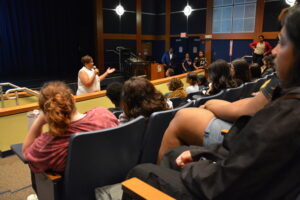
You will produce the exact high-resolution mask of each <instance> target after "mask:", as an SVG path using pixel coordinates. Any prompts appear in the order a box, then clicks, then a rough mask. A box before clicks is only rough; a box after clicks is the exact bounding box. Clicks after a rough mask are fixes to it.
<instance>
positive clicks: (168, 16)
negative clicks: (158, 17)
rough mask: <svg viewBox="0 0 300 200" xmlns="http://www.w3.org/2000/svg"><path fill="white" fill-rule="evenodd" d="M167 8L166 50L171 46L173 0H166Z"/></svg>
mask: <svg viewBox="0 0 300 200" xmlns="http://www.w3.org/2000/svg"><path fill="white" fill-rule="evenodd" d="M165 4H166V5H165V8H166V24H165V35H166V37H165V50H166V51H168V50H169V49H170V47H171V44H170V33H171V0H165Z"/></svg>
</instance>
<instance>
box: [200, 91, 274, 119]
mask: <svg viewBox="0 0 300 200" xmlns="http://www.w3.org/2000/svg"><path fill="white" fill-rule="evenodd" d="M217 102H218V103H216V100H215V101H214V102H213V101H208V102H207V103H206V104H205V109H207V110H210V111H211V112H212V113H214V114H215V116H216V117H218V118H220V119H223V120H226V121H230V122H233V121H235V120H236V119H238V118H239V117H240V116H242V115H252V114H254V113H256V112H257V111H259V110H261V109H262V108H263V107H264V106H265V105H266V104H268V103H269V100H268V99H267V98H266V97H265V96H264V95H263V93H261V92H259V94H258V95H256V96H255V97H250V98H245V99H241V100H238V101H235V102H232V103H230V102H226V101H217Z"/></svg>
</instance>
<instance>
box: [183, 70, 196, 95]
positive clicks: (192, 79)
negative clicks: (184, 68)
mask: <svg viewBox="0 0 300 200" xmlns="http://www.w3.org/2000/svg"><path fill="white" fill-rule="evenodd" d="M186 82H187V83H188V84H189V85H190V86H189V87H187V88H186V92H187V94H190V93H194V92H198V91H199V85H198V83H199V77H198V75H197V73H196V72H189V73H188V74H187V76H186Z"/></svg>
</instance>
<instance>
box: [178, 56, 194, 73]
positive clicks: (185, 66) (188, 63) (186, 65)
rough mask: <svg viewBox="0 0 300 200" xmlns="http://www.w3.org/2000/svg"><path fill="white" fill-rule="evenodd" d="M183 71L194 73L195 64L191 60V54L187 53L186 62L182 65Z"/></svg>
mask: <svg viewBox="0 0 300 200" xmlns="http://www.w3.org/2000/svg"><path fill="white" fill-rule="evenodd" d="M181 66H182V69H183V73H186V72H190V71H193V69H194V67H193V63H192V60H191V59H190V54H189V53H186V54H185V57H184V60H183V61H182V63H181Z"/></svg>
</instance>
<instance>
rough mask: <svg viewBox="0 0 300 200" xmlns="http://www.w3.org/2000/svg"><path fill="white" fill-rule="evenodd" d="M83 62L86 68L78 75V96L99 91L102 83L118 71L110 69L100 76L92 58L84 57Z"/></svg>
mask: <svg viewBox="0 0 300 200" xmlns="http://www.w3.org/2000/svg"><path fill="white" fill-rule="evenodd" d="M81 62H82V64H83V65H84V66H83V67H82V68H81V69H80V70H79V73H78V89H77V92H76V94H77V95H78V94H86V93H90V92H96V91H99V90H100V81H102V80H103V79H105V77H106V76H107V75H109V74H111V73H113V72H114V71H115V70H116V69H115V68H110V67H109V68H108V69H107V70H106V72H105V73H104V74H102V75H101V76H98V73H99V70H98V69H97V68H96V67H95V66H94V61H93V58H92V57H91V56H88V55H86V56H83V57H82V58H81Z"/></svg>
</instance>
